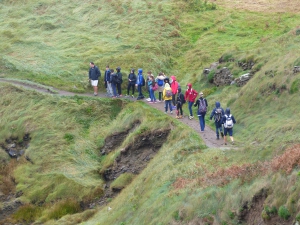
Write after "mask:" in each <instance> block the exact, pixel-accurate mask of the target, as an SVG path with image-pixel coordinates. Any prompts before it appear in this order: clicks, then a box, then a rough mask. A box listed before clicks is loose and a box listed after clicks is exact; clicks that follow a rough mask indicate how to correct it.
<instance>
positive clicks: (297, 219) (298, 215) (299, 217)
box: [295, 213, 300, 222]
mask: <svg viewBox="0 0 300 225" xmlns="http://www.w3.org/2000/svg"><path fill="white" fill-rule="evenodd" d="M295 220H296V221H298V222H299V221H300V213H298V214H297V216H296V218H295Z"/></svg>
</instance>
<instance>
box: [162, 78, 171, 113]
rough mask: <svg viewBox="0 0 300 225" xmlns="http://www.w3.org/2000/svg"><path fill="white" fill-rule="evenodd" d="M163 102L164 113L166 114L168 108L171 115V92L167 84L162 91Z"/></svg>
mask: <svg viewBox="0 0 300 225" xmlns="http://www.w3.org/2000/svg"><path fill="white" fill-rule="evenodd" d="M163 100H164V101H165V113H167V112H168V107H169V108H170V113H171V114H172V113H173V111H172V103H171V101H172V90H171V87H170V84H169V83H165V88H164V91H163Z"/></svg>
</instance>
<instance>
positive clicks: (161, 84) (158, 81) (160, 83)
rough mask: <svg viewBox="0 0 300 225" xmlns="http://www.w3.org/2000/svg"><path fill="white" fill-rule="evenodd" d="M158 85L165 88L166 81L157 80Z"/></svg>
mask: <svg viewBox="0 0 300 225" xmlns="http://www.w3.org/2000/svg"><path fill="white" fill-rule="evenodd" d="M157 84H158V86H160V87H162V86H164V81H163V80H160V79H157Z"/></svg>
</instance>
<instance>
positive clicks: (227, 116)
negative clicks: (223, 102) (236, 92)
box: [222, 108, 236, 145]
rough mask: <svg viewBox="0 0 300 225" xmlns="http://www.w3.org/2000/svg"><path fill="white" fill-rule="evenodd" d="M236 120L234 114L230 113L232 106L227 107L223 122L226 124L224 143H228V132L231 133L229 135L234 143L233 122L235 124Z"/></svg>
mask: <svg viewBox="0 0 300 225" xmlns="http://www.w3.org/2000/svg"><path fill="white" fill-rule="evenodd" d="M235 123H236V121H235V119H234V117H233V115H231V114H230V108H227V109H226V110H225V114H224V116H223V118H222V124H223V125H224V144H225V145H227V143H226V136H227V133H228V134H229V137H230V139H231V143H232V144H234V140H233V124H235Z"/></svg>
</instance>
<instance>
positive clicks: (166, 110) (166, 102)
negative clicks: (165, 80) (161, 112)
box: [165, 100, 168, 112]
mask: <svg viewBox="0 0 300 225" xmlns="http://www.w3.org/2000/svg"><path fill="white" fill-rule="evenodd" d="M165 112H168V100H165Z"/></svg>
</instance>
